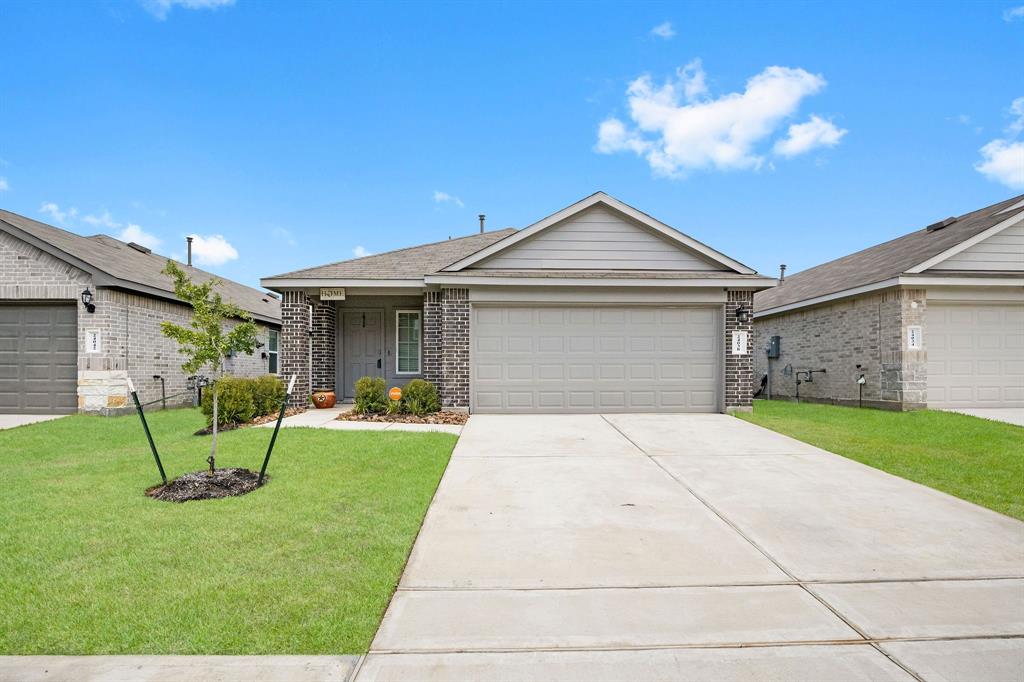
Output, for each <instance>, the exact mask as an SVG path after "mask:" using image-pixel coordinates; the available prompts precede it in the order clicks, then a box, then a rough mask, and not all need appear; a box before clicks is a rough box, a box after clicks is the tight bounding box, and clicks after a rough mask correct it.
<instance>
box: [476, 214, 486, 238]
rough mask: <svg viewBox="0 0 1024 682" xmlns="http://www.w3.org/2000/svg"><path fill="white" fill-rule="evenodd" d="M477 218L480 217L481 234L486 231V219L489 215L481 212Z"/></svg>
mask: <svg viewBox="0 0 1024 682" xmlns="http://www.w3.org/2000/svg"><path fill="white" fill-rule="evenodd" d="M477 218H479V219H480V234H483V233H484V221H485V220H487V215H486V214H484V213H481V214H480V215H478V216H477Z"/></svg>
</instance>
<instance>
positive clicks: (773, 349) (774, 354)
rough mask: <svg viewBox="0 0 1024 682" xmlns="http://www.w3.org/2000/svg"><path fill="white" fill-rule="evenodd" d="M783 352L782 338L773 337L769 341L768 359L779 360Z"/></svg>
mask: <svg viewBox="0 0 1024 682" xmlns="http://www.w3.org/2000/svg"><path fill="white" fill-rule="evenodd" d="M781 351H782V337H781V336H773V337H771V338H770V339H768V357H770V358H778V357H779V353H780V352H781Z"/></svg>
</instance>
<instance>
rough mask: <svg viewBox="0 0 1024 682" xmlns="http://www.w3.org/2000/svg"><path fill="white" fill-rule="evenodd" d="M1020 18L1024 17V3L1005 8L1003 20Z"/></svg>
mask: <svg viewBox="0 0 1024 682" xmlns="http://www.w3.org/2000/svg"><path fill="white" fill-rule="evenodd" d="M1019 19H1024V5H1021V6H1020V7H1011V8H1010V9H1007V10H1003V21H1017V20H1019Z"/></svg>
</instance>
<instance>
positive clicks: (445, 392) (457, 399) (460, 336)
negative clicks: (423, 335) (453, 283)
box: [440, 289, 469, 410]
mask: <svg viewBox="0 0 1024 682" xmlns="http://www.w3.org/2000/svg"><path fill="white" fill-rule="evenodd" d="M441 294H442V303H441V308H442V314H441V325H442V326H441V386H440V389H441V406H442V407H447V408H456V409H463V410H465V409H468V408H469V289H442V290H441Z"/></svg>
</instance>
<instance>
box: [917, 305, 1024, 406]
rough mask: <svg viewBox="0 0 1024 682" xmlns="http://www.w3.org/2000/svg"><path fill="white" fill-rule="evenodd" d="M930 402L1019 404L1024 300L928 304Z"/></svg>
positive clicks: (1023, 399)
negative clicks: (1010, 302) (1016, 301)
mask: <svg viewBox="0 0 1024 682" xmlns="http://www.w3.org/2000/svg"><path fill="white" fill-rule="evenodd" d="M926 315H927V322H926V327H925V329H926V331H925V348H926V350H927V352H928V363H927V367H928V404H929V406H931V407H937V408H950V407H1024V305H1020V304H981V303H978V304H940V303H939V304H929V306H928V308H927V310H926Z"/></svg>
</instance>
